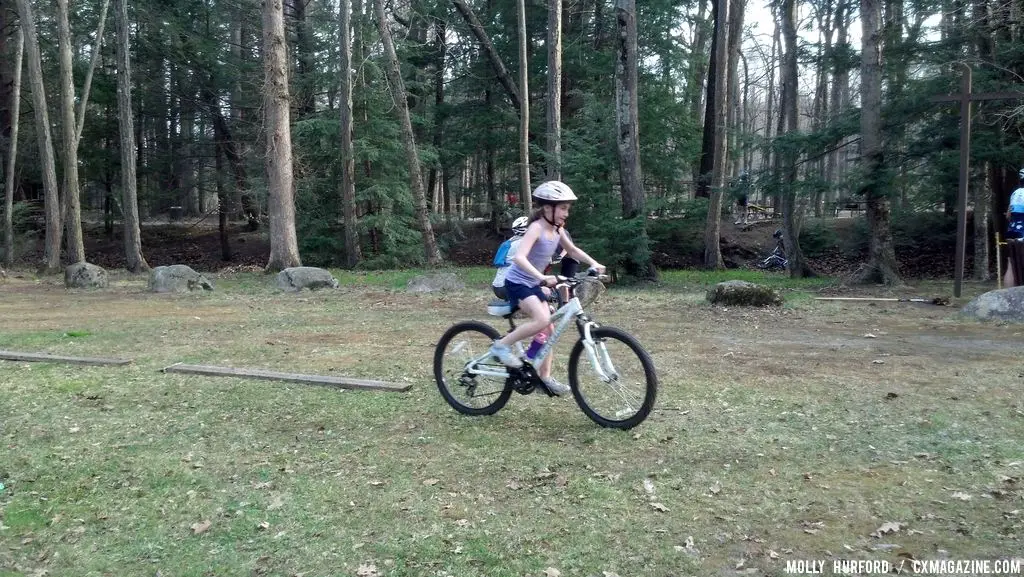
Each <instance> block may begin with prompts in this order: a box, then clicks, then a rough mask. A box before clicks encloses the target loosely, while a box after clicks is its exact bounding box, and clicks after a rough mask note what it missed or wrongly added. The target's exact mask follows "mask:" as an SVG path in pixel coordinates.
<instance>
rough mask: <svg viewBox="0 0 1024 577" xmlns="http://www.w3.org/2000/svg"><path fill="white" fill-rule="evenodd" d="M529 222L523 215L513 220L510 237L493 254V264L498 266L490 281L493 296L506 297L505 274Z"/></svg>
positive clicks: (502, 298) (504, 298)
mask: <svg viewBox="0 0 1024 577" xmlns="http://www.w3.org/2000/svg"><path fill="white" fill-rule="evenodd" d="M529 224H530V219H529V218H527V217H525V216H520V217H519V218H517V219H515V220H513V221H512V238H510V239H508V240H506V241H505V242H503V243H501V246H500V247H498V252H497V254H495V255H494V263H493V264H494V266H496V267H498V270H497V272H495V273H494V280H493V281H491V290H493V291H494V296H496V297H498V298H499V299H501V300H506V299H507V298H508V294H507V293H506V292H505V274H506V273H508V269H509V267H510V266H512V259H514V258H515V257H516V250H517V249H518V248H519V241H521V240H523V235H524V234H526V227H527V225H529Z"/></svg>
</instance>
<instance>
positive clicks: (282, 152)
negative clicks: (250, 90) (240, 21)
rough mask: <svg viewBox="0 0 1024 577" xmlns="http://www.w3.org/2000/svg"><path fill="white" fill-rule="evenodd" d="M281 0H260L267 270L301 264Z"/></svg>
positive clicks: (272, 270)
mask: <svg viewBox="0 0 1024 577" xmlns="http://www.w3.org/2000/svg"><path fill="white" fill-rule="evenodd" d="M282 2H283V0H264V2H263V73H264V79H265V80H264V86H265V90H266V96H265V100H264V107H265V109H266V112H265V114H266V119H265V130H266V133H267V157H266V166H267V212H268V216H269V217H270V259H269V260H268V261H267V271H268V272H277V271H280V270H283V269H286V268H290V267H294V266H301V265H302V261H301V260H300V259H299V243H298V239H297V237H296V234H295V190H294V186H295V185H294V181H293V177H292V135H291V120H290V118H291V110H290V106H291V99H290V98H289V96H288V59H287V55H286V52H287V47H286V45H285V38H284V5H283V3H282Z"/></svg>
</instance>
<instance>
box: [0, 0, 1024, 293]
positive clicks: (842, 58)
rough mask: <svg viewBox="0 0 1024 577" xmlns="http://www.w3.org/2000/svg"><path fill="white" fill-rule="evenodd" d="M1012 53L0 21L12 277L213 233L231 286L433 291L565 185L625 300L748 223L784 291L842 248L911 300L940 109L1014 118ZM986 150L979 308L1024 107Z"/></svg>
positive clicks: (911, 32)
mask: <svg viewBox="0 0 1024 577" xmlns="http://www.w3.org/2000/svg"><path fill="white" fill-rule="evenodd" d="M637 4H639V5H637ZM1022 30H1024V0H973V1H972V2H964V1H953V0H941V1H933V0H923V1H922V0H861V1H860V2H859V3H852V2H848V1H846V0H816V1H797V0H780V1H778V2H771V3H767V4H764V5H763V6H762V5H755V2H753V1H751V2H750V3H749V4H748V0H692V1H680V0H650V1H644V2H641V3H635V2H633V1H628V0H615V1H614V2H610V1H605V0H563V1H561V2H558V1H555V2H539V1H526V0H480V1H478V0H451V1H450V2H449V1H440V0H395V1H393V2H385V1H384V0H367V1H366V2H364V1H363V0H340V1H329V0H328V1H321V0H284V1H283V2H281V1H268V2H267V3H265V4H261V3H259V2H254V1H250V0H140V1H138V2H132V3H130V4H129V3H128V2H126V1H125V0H114V2H113V3H110V1H109V0H88V1H78V2H73V3H69V2H68V0H55V1H54V2H31V1H30V0H0V157H2V164H0V166H2V168H3V172H2V174H3V176H4V178H3V182H4V191H5V203H4V207H3V209H2V214H3V216H4V219H3V220H4V227H3V228H4V231H3V240H4V247H5V249H6V250H5V253H4V261H5V262H6V264H7V266H8V267H10V266H12V265H13V264H15V263H16V262H19V260H20V261H22V262H28V261H32V262H33V264H38V265H40V268H41V269H42V270H44V271H50V272H56V271H58V270H61V263H72V262H79V261H82V260H89V257H90V255H88V254H86V252H85V246H86V243H85V242H84V241H83V240H82V239H83V231H85V234H86V235H88V234H105V235H107V236H109V237H111V238H118V239H119V240H120V241H121V243H122V244H123V247H124V250H123V252H124V258H123V260H122V261H119V262H117V263H116V264H117V265H118V266H123V267H125V268H127V269H128V270H132V271H140V270H145V269H146V268H148V263H147V261H146V259H145V256H144V255H145V252H146V249H147V247H146V246H143V244H142V241H141V238H142V237H141V234H140V232H139V231H140V228H141V227H145V226H147V225H146V224H145V223H148V222H155V221H166V220H167V219H168V218H171V219H184V220H185V221H188V222H194V221H197V220H198V219H200V218H202V217H204V216H212V215H217V217H218V220H219V225H220V230H221V233H220V253H221V254H220V257H221V260H222V261H223V262H224V264H230V263H231V261H232V259H233V258H235V256H236V255H237V252H238V251H237V246H236V247H232V242H233V241H232V238H235V239H236V240H237V238H238V236H237V235H236V236H235V237H232V231H233V230H234V231H236V232H237V231H238V230H240V229H242V228H247V229H249V230H257V229H259V230H262V231H263V234H266V233H269V235H268V236H269V244H270V254H269V257H268V258H267V268H268V269H270V270H276V269H280V268H284V267H287V266H294V265H297V264H299V263H300V262H301V263H303V264H308V265H319V266H343V267H348V268H366V269H370V268H400V267H407V266H417V265H422V264H428V265H436V264H438V263H440V262H442V261H443V260H444V259H445V257H446V256H449V255H450V254H451V253H452V252H453V251H455V250H457V247H458V245H459V243H460V242H465V240H464V239H465V238H466V234H465V230H467V229H468V228H470V227H472V226H474V224H473V223H477V224H476V226H479V223H485V225H484V226H486V228H487V229H488V230H490V231H493V232H495V233H498V232H500V231H501V230H502V229H503V227H507V226H508V223H509V222H510V221H511V219H512V218H513V217H514V216H516V215H518V214H522V213H524V212H528V211H529V210H530V208H531V207H530V206H529V194H528V191H529V189H530V187H531V186H533V185H536V184H537V183H539V182H541V181H543V180H545V179H550V178H561V179H563V180H565V181H566V182H568V183H570V184H571V186H572V187H573V188H574V190H575V191H576V193H577V195H579V196H580V198H581V201H580V202H578V203H576V206H575V207H574V210H573V213H572V216H571V220H570V223H569V227H570V229H571V230H572V231H573V234H574V237H576V238H577V240H578V242H579V243H580V244H581V245H583V246H586V247H587V250H588V251H589V252H590V253H591V254H594V255H595V256H596V257H597V258H599V259H601V260H602V262H604V263H606V264H609V265H610V266H613V267H614V268H615V269H616V270H617V271H619V272H621V273H623V274H628V275H632V276H640V277H653V276H655V275H656V274H657V273H656V266H655V261H656V258H655V252H656V251H655V250H653V249H652V247H656V246H663V247H664V246H672V247H674V248H675V249H676V250H677V251H678V252H687V251H691V252H694V251H695V252H697V253H699V254H700V253H702V258H700V259H699V260H700V264H702V265H703V266H705V267H708V268H719V267H722V266H725V264H726V262H725V260H723V257H722V249H721V238H722V235H723V231H722V225H723V221H722V218H721V214H722V212H723V209H725V208H728V207H729V206H730V205H731V204H732V203H733V201H734V200H735V198H736V197H737V196H738V195H740V194H747V195H748V196H749V199H750V202H751V203H752V204H754V205H756V206H758V207H765V209H766V211H767V212H768V213H770V214H772V215H775V217H776V218H777V219H778V222H779V226H781V227H782V228H783V230H784V231H785V240H786V244H787V247H789V252H790V257H791V258H790V261H789V263H790V264H789V268H790V270H789V272H790V274H791V275H793V276H803V275H807V274H811V273H813V272H814V271H813V270H812V267H810V266H809V265H808V260H807V259H806V258H804V252H805V251H812V252H813V251H820V250H821V249H822V247H824V246H839V245H842V246H844V247H847V252H848V254H849V255H851V257H852V258H855V259H857V260H858V261H862V262H861V266H860V268H859V269H858V271H857V274H856V275H855V277H856V278H855V280H861V281H872V282H874V281H883V282H898V281H899V275H900V272H899V270H900V268H899V260H900V259H905V258H912V257H913V255H914V254H915V253H918V252H919V251H920V250H921V249H922V248H924V247H927V246H930V245H935V244H940V245H943V246H946V245H948V242H945V241H948V240H949V239H951V238H952V236H953V235H954V234H955V224H954V222H955V216H956V214H955V212H956V201H955V200H956V192H957V178H958V170H959V166H960V160H959V140H958V132H959V122H960V116H959V110H958V108H957V107H956V106H954V105H952V104H949V103H938V102H935V101H934V100H933V99H934V98H935V97H937V96H940V95H944V94H949V93H955V92H957V91H958V90H959V85H960V79H961V76H962V74H963V73H964V70H965V67H968V66H969V67H970V68H971V69H972V70H973V75H974V91H976V92H1008V93H1013V92H1020V91H1021V85H1022V84H1024V82H1022V80H1021V79H1022V73H1024V42H1022V38H1021V35H1022ZM973 123H974V124H973V127H974V130H973V145H972V148H971V163H970V173H969V183H970V193H971V196H970V198H969V205H968V206H969V213H970V215H971V229H972V230H973V236H972V238H973V239H974V243H973V250H971V252H973V262H974V263H978V265H977V266H974V267H973V268H974V276H975V277H976V278H978V279H987V278H988V277H989V275H990V274H991V273H990V271H991V270H993V269H994V257H993V251H992V250H991V249H992V248H993V234H992V233H993V232H995V231H1001V230H1003V229H1004V228H1005V220H1004V214H1003V213H1004V211H1005V207H1006V204H1007V200H1008V197H1009V194H1010V192H1011V191H1012V190H1013V188H1014V187H1015V186H1016V176H1017V170H1018V169H1019V168H1020V167H1021V166H1022V165H1024V145H1022V143H1024V139H1022V134H1021V130H1022V127H1024V106H1022V102H1021V101H1020V100H1015V99H1013V98H1006V99H1001V100H988V101H983V102H979V103H976V104H975V107H974V115H973ZM851 207H856V208H862V209H864V210H863V212H864V214H865V216H866V218H864V219H860V221H859V222H858V224H857V225H856V226H852V227H851V226H847V227H842V228H837V227H835V226H833V225H832V224H830V219H829V217H830V216H835V215H836V214H839V213H840V212H841V211H842V209H844V208H851ZM83 221H84V224H83ZM140 223H141V224H140ZM91 224H95V225H96V226H90V225H91ZM100 225H102V226H100ZM726 225H727V226H729V225H728V223H726ZM40 246H41V247H42V248H41V249H40ZM153 248H155V247H153ZM969 250H970V249H969ZM40 259H41V262H39V261H40ZM160 264H171V263H160ZM950 272H951V271H950Z"/></svg>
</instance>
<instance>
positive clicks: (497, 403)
mask: <svg viewBox="0 0 1024 577" xmlns="http://www.w3.org/2000/svg"><path fill="white" fill-rule="evenodd" d="M497 337H498V332H497V331H496V330H494V329H493V328H492V327H490V326H488V325H485V324H483V323H477V322H466V323H460V324H458V325H455V326H454V327H452V328H450V329H448V332H446V333H445V335H444V336H442V337H441V340H440V341H439V342H438V343H437V348H436V349H435V351H434V378H435V380H436V381H437V387H438V390H439V391H440V392H441V395H442V396H443V397H444V399H445V401H447V402H448V404H449V405H451V406H452V407H453V408H454V409H455V410H457V411H459V412H460V413H465V414H468V415H489V414H492V413H494V412H496V411H498V410H499V409H501V407H502V406H504V404H505V403H506V402H507V401H508V396H509V394H510V392H509V391H506V387H505V380H506V377H505V376H504V374H503V373H504V372H505V371H504V366H502V365H501V364H500V363H497V361H495V360H493V359H491V358H490V357H489V356H487V350H488V349H489V348H490V346H491V343H492V342H493V341H494V339H496V338H497ZM485 373H491V374H485Z"/></svg>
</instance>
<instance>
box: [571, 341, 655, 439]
mask: <svg viewBox="0 0 1024 577" xmlns="http://www.w3.org/2000/svg"><path fill="white" fill-rule="evenodd" d="M591 337H592V338H593V340H594V351H593V353H594V354H593V356H591V355H590V354H589V353H588V352H587V350H586V347H585V345H584V342H583V339H580V340H578V341H576V345H575V346H574V347H573V349H572V352H571V353H570V354H569V385H570V386H571V387H572V395H573V397H575V398H576V403H577V404H578V405H579V406H580V409H583V412H584V413H585V414H586V415H587V416H588V417H590V418H591V419H592V420H593V421H594V422H595V423H597V424H598V425H601V426H602V427H611V428H615V429H632V428H633V427H635V426H637V425H639V424H640V423H642V422H643V421H644V419H646V418H647V415H648V414H650V412H651V409H652V408H654V399H655V397H656V396H657V391H658V377H657V375H656V374H655V372H654V362H653V361H652V360H651V356H650V355H648V354H647V351H645V350H644V348H643V347H642V346H640V343H639V342H637V340H636V339H635V338H633V337H632V336H631V335H630V334H629V333H626V332H625V331H622V330H620V329H617V328H614V327H600V328H597V329H594V330H593V331H591Z"/></svg>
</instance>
